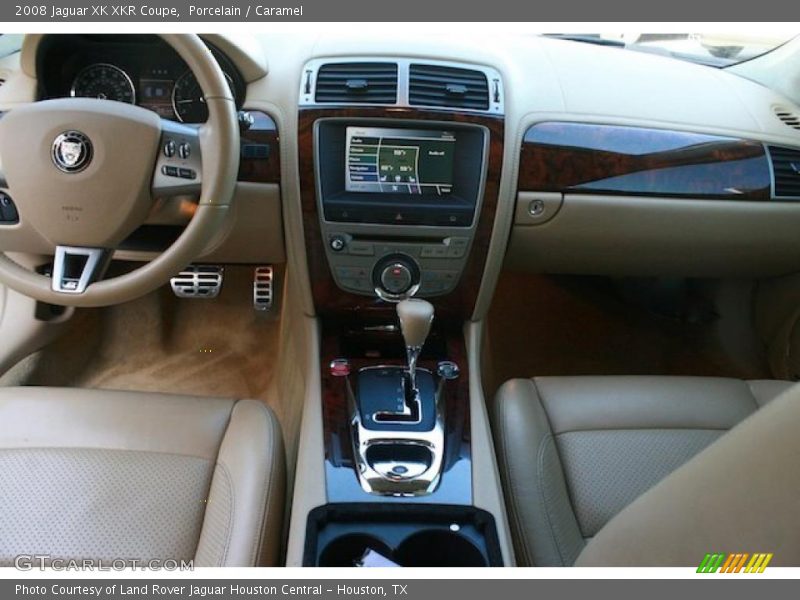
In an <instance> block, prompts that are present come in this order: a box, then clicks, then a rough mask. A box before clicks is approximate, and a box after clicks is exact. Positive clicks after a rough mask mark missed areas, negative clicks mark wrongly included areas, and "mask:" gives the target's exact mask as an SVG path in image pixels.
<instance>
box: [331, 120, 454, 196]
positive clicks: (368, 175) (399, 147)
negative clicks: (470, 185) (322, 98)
mask: <svg viewBox="0 0 800 600" xmlns="http://www.w3.org/2000/svg"><path fill="white" fill-rule="evenodd" d="M455 142H456V138H455V135H454V134H453V133H452V132H449V131H431V130H416V129H387V128H379V127H348V128H347V165H346V173H345V182H346V183H345V189H346V190H347V191H348V192H372V193H376V192H377V193H382V194H421V195H428V194H430V195H438V196H441V195H444V194H449V193H450V192H452V191H453V153H454V151H455Z"/></svg>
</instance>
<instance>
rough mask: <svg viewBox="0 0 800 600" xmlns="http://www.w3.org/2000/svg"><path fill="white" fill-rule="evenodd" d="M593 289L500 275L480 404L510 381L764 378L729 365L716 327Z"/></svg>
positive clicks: (759, 369)
mask: <svg viewBox="0 0 800 600" xmlns="http://www.w3.org/2000/svg"><path fill="white" fill-rule="evenodd" d="M600 283H601V285H598V281H597V280H590V279H588V278H577V277H573V278H568V277H558V278H556V277H549V276H544V275H542V276H538V275H527V274H519V273H510V272H504V273H503V275H502V276H501V278H500V281H499V283H498V287H497V291H496V293H495V297H494V301H493V303H492V307H491V310H490V313H489V321H488V323H489V324H488V344H487V347H486V360H485V363H486V366H487V372H486V373H485V374H484V375H485V376H484V382H485V386H486V391H487V393H488V394H489V396H488V397H492V396H493V395H494V392H495V390H496V389H497V387H499V385H501V384H502V383H503V382H504V381H506V380H508V379H511V378H513V377H532V376H544V375H698V376H721V377H741V378H759V377H769V376H770V374H769V370H768V368H767V367H766V364H765V363H764V362H762V361H753V362H751V363H747V364H742V361H740V360H734V359H733V358H732V356H731V355H730V354H729V353H728V352H727V351H726V349H725V348H724V347H723V344H722V343H721V338H720V335H719V331H720V330H719V323H717V322H714V321H710V322H702V321H700V322H697V323H689V322H685V321H680V320H676V319H670V318H667V317H663V316H659V315H657V314H654V313H653V312H652V311H650V310H647V309H646V307H644V306H642V305H637V304H636V303H634V302H630V301H627V300H626V299H625V298H624V296H621V295H620V294H618V293H615V291H614V289H613V288H611V287H609V286H604V285H602V282H600Z"/></svg>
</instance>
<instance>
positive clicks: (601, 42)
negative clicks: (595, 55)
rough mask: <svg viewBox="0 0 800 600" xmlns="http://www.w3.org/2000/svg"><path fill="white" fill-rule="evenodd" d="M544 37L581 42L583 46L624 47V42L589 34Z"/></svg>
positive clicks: (547, 35)
mask: <svg viewBox="0 0 800 600" xmlns="http://www.w3.org/2000/svg"><path fill="white" fill-rule="evenodd" d="M544 37H549V38H555V39H557V40H569V41H570V42H582V43H584V44H596V45H598V46H613V47H614V48H624V47H625V42H623V41H622V40H609V39H605V38H601V37H600V36H599V35H593V34H591V33H545V34H544Z"/></svg>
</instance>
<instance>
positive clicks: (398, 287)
mask: <svg viewBox="0 0 800 600" xmlns="http://www.w3.org/2000/svg"><path fill="white" fill-rule="evenodd" d="M412 280H413V278H412V275H411V269H409V268H408V267H407V266H406V265H405V264H403V263H401V262H394V263H392V264H390V265H387V266H386V267H385V268H384V269H383V272H382V273H381V285H382V286H383V289H384V290H386V291H387V292H389V293H390V294H402V293H403V292H407V291H408V290H409V288H410V287H411V283H412Z"/></svg>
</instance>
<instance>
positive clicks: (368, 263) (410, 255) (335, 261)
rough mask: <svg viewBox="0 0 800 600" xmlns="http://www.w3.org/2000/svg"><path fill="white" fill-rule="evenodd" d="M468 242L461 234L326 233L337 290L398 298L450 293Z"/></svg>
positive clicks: (389, 299) (455, 281)
mask: <svg viewBox="0 0 800 600" xmlns="http://www.w3.org/2000/svg"><path fill="white" fill-rule="evenodd" d="M469 246H470V238H469V237H467V236H463V235H462V236H459V235H450V236H446V237H438V236H436V237H419V236H414V237H399V236H392V237H383V236H379V237H369V236H364V235H353V234H352V233H349V232H346V231H330V232H329V233H328V237H327V249H326V250H327V256H328V260H329V262H330V265H331V271H332V273H333V276H334V279H335V281H336V284H337V285H338V286H339V287H340V288H341V289H343V290H345V291H348V292H353V293H356V294H362V295H369V296H378V297H379V298H382V299H384V300H388V301H399V300H402V299H404V298H408V297H411V296H418V297H432V296H441V295H444V294H447V293H449V292H451V291H453V290H454V289H455V287H456V285H457V284H458V281H459V279H460V277H461V272H462V270H463V268H464V264H465V261H466V257H467V254H468V251H469Z"/></svg>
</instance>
